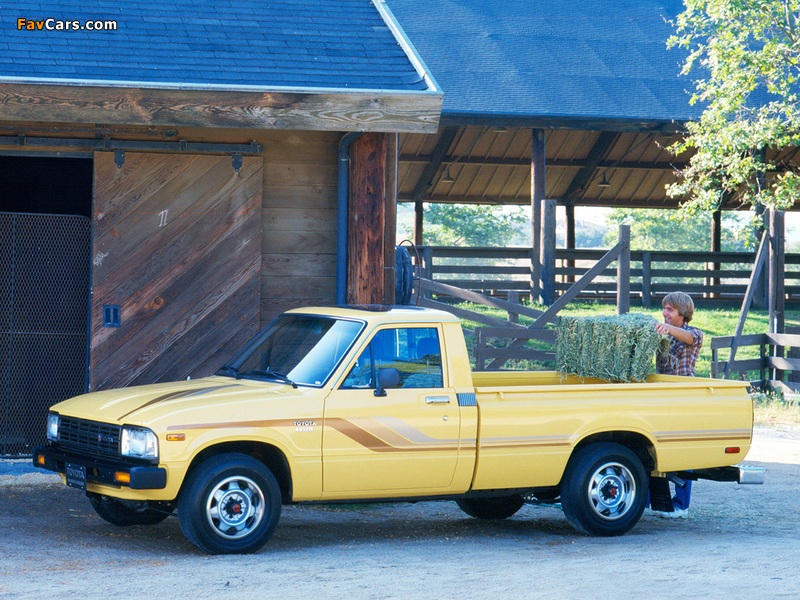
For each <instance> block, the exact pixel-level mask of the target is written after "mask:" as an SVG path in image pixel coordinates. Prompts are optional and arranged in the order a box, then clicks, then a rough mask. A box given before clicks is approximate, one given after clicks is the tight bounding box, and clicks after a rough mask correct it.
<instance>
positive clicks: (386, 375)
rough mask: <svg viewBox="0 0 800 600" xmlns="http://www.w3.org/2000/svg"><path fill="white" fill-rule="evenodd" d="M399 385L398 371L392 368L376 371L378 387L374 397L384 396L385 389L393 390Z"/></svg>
mask: <svg viewBox="0 0 800 600" xmlns="http://www.w3.org/2000/svg"><path fill="white" fill-rule="evenodd" d="M398 385H400V371H398V370H397V369H395V368H393V367H386V368H383V369H380V370H379V371H378V387H377V389H376V390H375V395H376V396H385V395H386V388H393V387H397V386H398Z"/></svg>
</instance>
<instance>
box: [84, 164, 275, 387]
mask: <svg viewBox="0 0 800 600" xmlns="http://www.w3.org/2000/svg"><path fill="white" fill-rule="evenodd" d="M262 164H263V163H262V159H261V158H256V157H253V158H244V159H243V160H242V166H241V168H240V169H239V171H238V172H237V171H235V170H234V168H233V166H232V164H231V156H230V155H228V156H208V155H186V154H155V153H134V152H128V153H126V154H125V162H124V163H123V164H122V166H121V167H117V165H116V164H115V161H114V154H113V153H105V152H103V153H97V154H96V155H95V174H94V181H95V182H94V207H93V222H92V228H93V229H92V233H93V245H92V308H91V348H90V377H89V386H90V389H91V390H97V389H105V388H112V387H121V386H126V385H134V384H144V383H153V382H157V381H169V380H175V379H185V378H186V377H187V376H191V377H192V378H196V377H200V376H204V375H208V374H210V373H213V372H214V371H215V370H216V369H217V368H218V367H219V366H220V365H222V364H223V363H224V362H225V361H226V360H227V359H228V358H229V357H230V356H231V355H232V354H233V353H234V352H235V351H236V350H238V349H239V348H240V347H241V345H242V344H243V343H244V342H245V341H246V340H247V339H249V338H250V337H251V336H252V335H254V334H255V333H256V332H257V329H258V326H259V297H260V281H261V277H260V275H261V235H262V224H261V194H262V189H263V182H262Z"/></svg>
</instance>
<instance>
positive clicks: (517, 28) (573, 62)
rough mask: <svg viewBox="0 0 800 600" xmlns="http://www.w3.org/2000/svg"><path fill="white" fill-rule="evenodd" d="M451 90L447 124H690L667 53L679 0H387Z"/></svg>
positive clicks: (694, 111) (690, 112)
mask: <svg viewBox="0 0 800 600" xmlns="http://www.w3.org/2000/svg"><path fill="white" fill-rule="evenodd" d="M388 4H389V6H390V7H391V9H392V11H393V13H394V14H395V16H396V17H397V19H398V21H399V22H400V25H401V26H402V27H403V29H404V31H405V32H406V34H407V35H408V37H409V38H410V39H411V41H412V42H413V44H414V45H415V47H416V48H417V50H418V51H419V53H420V54H421V56H422V58H423V59H424V60H425V62H426V64H427V65H428V67H429V68H430V69H431V72H432V74H433V75H434V77H436V79H437V81H438V82H439V84H440V85H441V86H442V89H443V90H444V93H445V99H444V104H443V107H442V118H443V120H445V117H462V118H464V117H466V118H469V117H508V118H516V119H524V118H531V117H533V118H551V119H562V120H615V121H662V122H664V121H673V120H674V121H679V122H682V121H686V120H689V119H694V118H697V117H698V116H699V115H700V112H701V111H700V107H697V106H695V107H692V106H690V105H689V94H688V92H687V89H688V88H689V87H690V85H691V83H690V81H688V80H687V78H685V77H680V76H679V72H680V64H679V63H680V62H681V59H682V54H681V52H680V51H679V50H668V49H667V47H666V41H667V39H668V37H669V36H670V35H671V34H672V33H673V29H672V26H671V25H670V23H669V22H668V21H669V20H670V19H674V18H675V17H676V16H677V14H678V13H680V12H681V11H682V9H683V5H682V3H681V2H680V0H560V1H559V2H530V1H529V0H503V1H502V2H495V1H488V0H425V1H424V2H420V1H419V0H388Z"/></svg>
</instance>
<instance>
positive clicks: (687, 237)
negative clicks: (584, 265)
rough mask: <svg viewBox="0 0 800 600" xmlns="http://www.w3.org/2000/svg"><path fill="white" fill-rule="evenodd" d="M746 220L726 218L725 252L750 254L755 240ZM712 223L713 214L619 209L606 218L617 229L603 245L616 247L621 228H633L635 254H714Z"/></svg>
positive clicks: (607, 235) (732, 216)
mask: <svg viewBox="0 0 800 600" xmlns="http://www.w3.org/2000/svg"><path fill="white" fill-rule="evenodd" d="M746 219H747V216H746V215H743V214H732V213H725V214H723V216H722V250H723V251H725V252H738V251H743V250H746V247H747V245H748V242H749V240H750V239H752V234H751V233H750V231H751V229H750V228H749V227H747V226H746ZM711 220H712V215H711V213H709V212H702V213H698V214H696V215H693V216H691V217H689V218H687V217H686V216H685V215H683V214H681V213H679V212H677V211H674V210H658V209H647V208H641V209H637V208H616V209H613V210H612V211H610V212H609V213H608V215H607V216H606V222H607V223H608V225H610V226H613V227H611V229H609V231H608V233H606V235H605V236H604V238H603V243H604V244H605V245H606V247H610V246H613V245H614V244H616V243H617V238H618V237H619V225H630V228H631V249H632V250H684V251H687V250H691V251H701V250H711Z"/></svg>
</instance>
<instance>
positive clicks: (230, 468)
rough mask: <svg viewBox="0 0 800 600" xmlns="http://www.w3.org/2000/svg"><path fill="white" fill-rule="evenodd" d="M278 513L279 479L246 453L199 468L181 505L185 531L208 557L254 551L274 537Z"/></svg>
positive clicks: (222, 457) (223, 457)
mask: <svg viewBox="0 0 800 600" xmlns="http://www.w3.org/2000/svg"><path fill="white" fill-rule="evenodd" d="M280 514H281V492H280V488H279V487H278V482H277V480H276V479H275V476H274V475H273V474H272V472H271V471H270V470H269V469H268V468H267V467H266V466H264V464H263V463H261V462H259V461H258V460H256V459H254V458H253V457H251V456H247V455H245V454H234V453H231V454H221V455H219V456H215V457H213V458H210V459H208V460H206V461H205V462H202V463H200V465H198V466H197V467H196V468H195V469H194V470H193V471H192V472H191V473H190V474H189V476H188V477H187V479H186V483H185V484H184V487H183V490H182V491H181V495H180V499H179V500H178V519H179V521H180V524H181V531H183V534H184V535H185V536H186V538H187V539H188V540H189V541H190V542H191V543H192V544H194V545H195V546H197V547H198V548H200V550H202V551H203V552H207V553H208V554H243V553H248V552H255V551H256V550H258V549H259V548H261V547H262V546H263V545H264V544H266V543H267V541H268V540H269V538H270V537H271V536H272V533H273V532H274V531H275V527H276V526H277V524H278V519H279V518H280Z"/></svg>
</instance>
